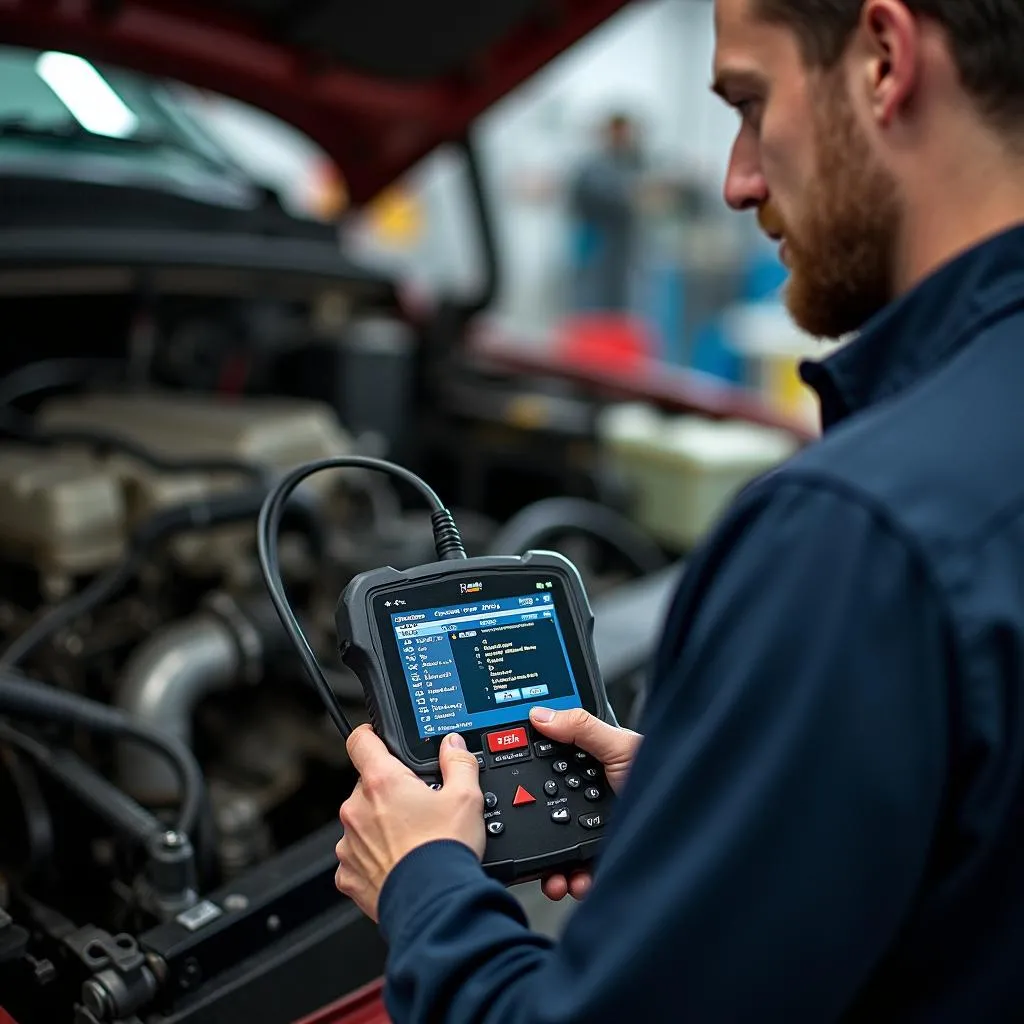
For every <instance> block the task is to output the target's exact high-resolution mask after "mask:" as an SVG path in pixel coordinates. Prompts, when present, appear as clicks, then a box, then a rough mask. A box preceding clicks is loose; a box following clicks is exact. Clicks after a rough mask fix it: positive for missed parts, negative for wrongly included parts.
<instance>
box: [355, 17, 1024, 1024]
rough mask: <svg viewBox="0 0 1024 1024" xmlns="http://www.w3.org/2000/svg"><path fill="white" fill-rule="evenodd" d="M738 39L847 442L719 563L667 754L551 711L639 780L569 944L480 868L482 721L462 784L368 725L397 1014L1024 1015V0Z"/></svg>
mask: <svg viewBox="0 0 1024 1024" xmlns="http://www.w3.org/2000/svg"><path fill="white" fill-rule="evenodd" d="M716 27H717V40H716V54H715V75H716V86H715V87H716V89H717V90H718V91H719V92H720V93H721V95H722V96H723V97H724V98H725V100H726V101H727V102H728V103H730V104H731V105H733V106H734V107H735V108H736V109H737V111H738V112H739V114H740V118H741V121H740V127H739V134H738V137H737V139H736V143H735V149H734V152H733V154H732V160H731V165H730V167H729V172H728V179H727V182H726V186H725V192H726V198H727V200H728V202H729V203H730V204H731V205H732V206H733V207H735V208H737V209H744V208H756V209H757V210H758V211H759V214H760V216H761V220H762V224H763V225H764V227H765V229H766V230H767V231H768V232H769V233H770V234H771V235H772V236H773V237H776V238H778V239H780V240H781V241H782V246H783V253H784V258H785V260H786V262H787V263H788V264H789V266H790V268H791V272H792V280H791V284H790V287H789V298H788V301H789V304H790V308H791V311H792V313H793V316H794V317H795V318H796V320H797V321H799V323H800V324H802V325H803V326H804V327H805V328H807V329H808V330H809V331H812V332H814V333H816V334H819V335H821V336H823V337H830V338H838V337H840V336H845V335H847V334H849V333H851V332H855V331H859V336H858V337H856V338H854V339H853V340H852V341H851V342H850V344H849V345H847V346H846V347H844V348H843V349H841V350H840V351H838V352H836V353H832V354H831V355H830V356H828V358H826V359H825V360H824V362H823V364H819V365H817V366H808V367H807V368H806V370H805V375H806V378H807V380H808V381H809V382H810V383H811V384H812V385H813V387H815V388H816V389H817V391H818V393H819V395H820V397H821V405H822V416H823V423H824V428H825V433H824V437H823V438H822V440H821V441H820V442H818V443H817V444H815V445H813V446H811V447H809V448H808V449H806V450H805V451H803V452H801V453H800V454H799V455H798V456H797V457H796V458H794V459H793V460H792V461H791V462H790V463H788V464H787V465H786V466H784V467H782V468H781V469H779V470H778V471H776V472H774V473H771V474H769V475H768V476H767V477H766V478H764V479H763V480H761V481H759V482H757V483H755V484H754V485H753V486H751V487H750V488H748V489H747V490H746V492H745V493H744V494H743V495H742V496H741V497H740V498H739V499H738V501H737V503H736V505H735V507H734V508H733V509H732V510H731V511H730V513H729V514H728V515H727V516H726V517H725V519H724V521H723V522H722V524H721V526H720V528H719V529H718V530H717V531H716V533H715V536H714V537H713V538H712V539H711V540H710V541H709V543H708V544H707V546H706V547H705V548H704V550H703V551H702V552H701V553H700V554H699V555H698V557H696V558H695V559H694V561H693V562H692V563H691V565H690V568H689V570H688V572H687V574H686V577H685V579H684V581H683V583H682V585H681V589H680V592H679V594H678V596H677V599H676V601H675V603H674V606H673V608H672V610H671V612H670V614H669V617H668V622H667V624H666V627H665V638H664V642H663V645H662V647H661V650H660V653H659V656H658V658H657V664H656V666H655V681H654V686H653V691H652V693H651V695H650V699H649V702H648V707H647V711H646V716H645V722H644V728H643V733H644V739H643V741H642V743H639V749H635V748H636V746H637V745H638V740H637V739H636V738H635V737H632V736H630V735H628V734H618V733H616V732H615V731H614V730H611V729H605V728H602V727H600V726H599V725H598V724H596V723H594V722H590V721H586V720H584V719H582V718H579V719H577V718H576V717H575V716H573V715H572V714H571V713H569V714H560V715H559V716H557V717H555V719H554V720H553V721H551V722H549V723H548V724H547V725H541V724H540V723H539V721H538V727H539V728H542V729H544V731H546V732H547V733H548V734H550V735H552V736H557V737H558V738H560V739H570V738H574V739H576V740H577V742H579V743H580V744H581V745H582V746H584V747H587V748H589V749H591V750H593V751H594V752H595V753H596V754H597V755H598V756H600V757H601V758H602V759H603V760H606V761H608V762H610V763H611V764H612V765H613V766H614V767H615V771H616V772H617V773H618V774H617V778H618V780H619V781H620V782H621V778H622V775H623V774H624V772H625V768H626V767H627V766H628V770H629V776H628V779H627V780H626V782H625V785H623V786H622V787H621V801H620V803H619V805H618V806H617V807H616V810H615V816H614V818H613V820H612V822H611V828H610V830H609V831H608V833H607V845H606V847H605V848H604V852H603V855H602V859H601V861H600V863H599V866H598V869H597V872H596V877H595V879H594V882H593V885H592V887H591V888H590V891H589V892H588V893H587V895H586V898H585V899H584V900H583V902H582V903H581V905H580V907H579V908H578V909H577V910H576V912H575V914H574V915H573V916H572V918H571V919H570V920H569V922H568V925H567V928H566V930H565V934H564V936H563V937H562V938H561V939H560V940H559V941H557V942H549V941H547V940H545V939H543V938H541V937H539V936H537V935H534V934H531V933H530V931H528V929H527V928H526V927H525V925H524V922H523V919H522V917H521V915H520V912H519V911H518V909H517V907H516V904H515V902H514V901H513V900H512V898H511V897H510V896H509V895H507V894H506V893H505V892H503V891H502V890H501V889H500V887H498V886H497V885H494V884H491V883H490V882H489V881H487V880H486V879H485V877H484V876H483V874H482V872H481V869H480V868H479V866H478V865H477V863H476V859H477V856H478V854H479V853H480V850H481V848H482V844H483V833H482V830H481V827H480V800H479V795H478V793H477V791H476V782H477V777H476V768H475V764H474V761H473V758H472V757H469V756H467V755H466V754H465V753H464V752H463V751H462V750H461V749H460V748H459V745H458V742H457V741H450V740H446V747H445V750H444V759H445V763H444V768H445V777H446V785H445V787H444V789H443V790H442V791H441V792H439V793H430V792H422V790H423V789H424V788H425V787H423V786H422V785H421V784H418V783H416V782H415V780H413V779H412V778H411V776H410V775H409V773H408V772H406V771H405V770H404V769H403V768H402V767H401V766H400V765H398V764H397V763H396V762H394V761H392V760H391V759H390V757H389V756H388V755H387V754H386V753H385V752H384V751H383V748H382V747H381V745H380V743H379V741H378V740H377V739H376V738H375V737H374V735H373V734H372V733H370V732H368V731H366V730H360V731H359V732H358V733H356V734H355V735H354V736H353V737H352V742H351V752H352V756H353V759H354V761H355V763H356V765H357V767H358V768H359V770H360V771H361V773H362V777H363V784H362V786H361V787H359V788H358V790H357V792H356V793H355V794H354V795H353V796H352V797H351V799H350V800H348V801H347V802H346V803H345V805H344V806H343V807H342V811H341V817H342V820H343V822H344V823H345V825H346V827H347V829H348V832H347V834H346V836H345V838H344V839H343V840H342V842H341V844H340V845H339V848H338V854H339V859H340V867H339V870H338V876H337V882H338V885H339V888H340V889H341V890H342V891H344V892H347V893H350V894H351V895H353V896H354V897H355V899H356V900H357V901H358V902H359V904H360V906H362V907H363V908H364V909H365V910H366V911H367V912H368V913H370V914H373V915H378V914H379V919H380V923H381V927H382V929H383V932H384V935H385V936H386V938H387V940H388V941H389V943H390V947H391V948H390V961H389V968H388V981H387V1002H388V1006H389V1009H390V1011H391V1013H392V1015H393V1017H394V1020H395V1021H396V1022H399V1024H401V1022H405V1021H414V1020H415V1021H427V1020H430V1021H467V1020H474V1021H479V1022H488V1024H490V1022H494V1024H497V1022H501V1024H507V1022H520V1021H522V1022H534V1021H544V1022H563V1021H564V1022H569V1021H572V1022H576V1024H582V1022H605V1021H607V1022H613V1021H614V1022H621V1021H627V1020H631V1019H638V1020H657V1021H679V1022H683V1024H685V1022H689V1021H696V1022H700V1024H711V1022H728V1024H737V1022H746V1021H756V1022H765V1021H785V1022H786V1024H795V1022H804V1021H815V1022H818V1021H830V1020H843V1021H847V1022H849V1021H858V1022H859V1021H871V1022H876V1021H900V1022H902V1024H913V1022H923V1021H927V1022H929V1024H935V1022H946V1021H950V1022H953V1021H955V1022H965V1021H970V1022H974V1021H978V1022H982V1021H984V1022H985V1024H992V1022H1001V1021H1010V1020H1014V1021H1016V1020H1020V1019H1022V1017H1024V814H1022V810H1024V801H1022V797H1024V403H1022V402H1021V398H1020V391H1021V387H1022V382H1024V227H1022V226H1021V225H1022V224H1024V63H1022V62H1021V53H1024V4H1021V2H1020V0H717V10H716ZM634 754H635V756H634ZM630 762H631V763H630ZM569 884H570V885H573V886H575V887H576V888H577V890H580V889H582V888H584V887H585V881H583V880H580V879H576V880H575V881H574V882H570V883H569ZM565 886H566V882H565V881H564V880H560V879H553V880H550V881H549V882H548V891H549V894H551V895H554V896H558V895H559V894H561V893H562V892H564V889H565Z"/></svg>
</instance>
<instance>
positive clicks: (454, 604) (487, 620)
mask: <svg viewBox="0 0 1024 1024" xmlns="http://www.w3.org/2000/svg"><path fill="white" fill-rule="evenodd" d="M346 467H349V468H352V467H355V468H364V469H367V468H368V469H377V470H381V471H384V472H389V473H392V474H394V475H397V476H399V477H401V478H403V479H405V480H407V481H408V482H410V483H413V484H414V486H416V487H417V489H418V490H420V491H421V493H423V494H424V496H425V497H426V498H427V500H428V501H429V502H430V504H431V505H432V507H433V509H434V511H433V515H432V524H433V527H434V537H435V542H436V546H437V552H438V561H437V562H434V563H431V564H429V565H422V566H417V567H416V568H412V569H404V570H398V569H394V568H390V567H388V568H381V569H376V570H373V571H370V572H366V573H362V574H361V575H359V576H356V577H355V578H354V579H352V580H351V582H350V583H349V584H348V586H347V587H346V588H345V591H344V593H343V594H342V596H341V599H340V601H339V603H338V607H337V611H336V624H337V630H338V640H339V645H340V649H341V655H342V659H343V660H344V662H345V664H346V665H348V666H349V668H351V669H352V671H353V672H354V673H355V674H356V676H357V677H358V678H359V681H360V683H361V684H362V687H363V692H364V695H365V698H366V704H367V708H368V711H369V714H370V720H371V722H372V724H373V728H374V730H375V731H376V733H377V734H378V735H379V736H380V737H381V739H382V740H383V741H384V743H385V744H386V745H387V747H388V749H389V750H390V751H391V752H392V754H394V756H395V757H397V758H398V759H399V760H400V761H402V762H403V763H404V764H405V765H406V766H408V767H409V768H410V769H411V770H412V771H414V772H415V773H416V774H417V775H419V776H420V777H421V778H423V780H424V782H425V783H427V784H428V785H431V786H434V787H435V788H437V787H440V785H441V774H440V767H439V762H438V748H439V745H440V742H441V740H442V738H443V737H444V735H445V734H446V733H449V732H458V733H460V734H461V735H462V737H463V738H464V739H465V741H466V744H467V746H468V747H469V749H470V750H471V751H473V752H475V753H476V756H477V762H478V763H479V765H480V786H481V788H482V790H483V793H484V821H485V827H486V830H487V847H486V851H485V854H484V859H483V864H484V868H485V870H487V872H488V873H489V874H490V875H492V876H493V877H495V878H498V879H499V880H501V881H502V882H505V883H512V882H517V881H523V880H525V879H528V878H536V877H539V876H541V875H543V874H547V873H548V872H551V871H567V870H571V869H572V868H573V867H574V866H579V865H581V864H584V863H586V862H587V861H589V860H591V859H593V857H594V856H595V854H596V852H597V849H598V847H599V845H600V839H601V832H602V829H603V828H604V826H605V823H606V820H607V815H608V811H609V808H610V805H611V803H612V794H611V790H610V787H609V785H608V781H607V779H606V777H605V774H604V770H603V768H602V766H601V765H600V763H599V762H598V761H597V760H596V759H594V758H592V757H590V756H589V755H588V754H586V753H584V752H583V751H581V750H577V749H574V748H571V747H565V746H562V745H560V744H557V743H553V742H552V741H551V740H549V739H547V738H546V737H545V736H544V735H543V734H541V733H540V732H538V731H537V730H535V729H534V728H533V727H532V726H531V725H530V722H529V712H530V708H531V707H533V706H534V705H537V704H540V705H543V706H545V707H550V708H553V709H555V710H563V709H567V708H578V707H582V708H585V709H586V710H587V711H589V712H590V713H591V714H593V715H595V716H597V717H598V718H600V719H602V720H603V721H607V722H610V723H612V724H615V718H614V714H613V712H612V709H611V706H610V704H609V702H608V699H607V695H606V693H605V690H604V686H603V684H602V682H601V677H600V674H599V672H598V667H597V661H596V657H595V655H594V648H593V639H592V638H593V625H594V618H593V613H592V612H591V609H590V604H589V601H588V599H587V595H586V592H585V590H584V588H583V583H582V581H581V579H580V576H579V573H578V572H577V570H576V569H575V567H574V566H573V565H572V563H571V562H569V561H568V560H567V559H566V558H564V557H563V556H561V555H559V554H556V553H553V552H529V553H527V554H525V555H522V556H505V555H502V556H489V557H481V558H466V555H465V551H464V549H463V547H462V542H461V540H460V538H459V534H458V530H457V529H456V527H455V524H454V522H453V520H452V517H451V514H450V513H449V512H448V511H447V510H446V509H445V508H444V506H443V505H442V503H441V502H440V500H439V499H438V498H437V496H436V495H435V494H434V492H433V491H432V490H430V488H429V487H427V485H426V484H424V483H423V482H422V481H421V480H419V478H418V477H415V476H414V475H413V474H411V473H409V471H407V470H404V469H402V468H401V467H398V466H395V465H393V464H392V463H387V462H383V461H381V460H378V459H371V458H364V457H359V456H352V457H342V458H337V459H327V460H323V461H322V462H318V463H311V464H309V465H308V466H302V467H299V468H298V469H296V470H294V471H293V472H292V473H290V474H289V475H288V476H286V477H285V478H284V479H282V480H281V481H280V483H279V484H278V485H277V486H276V487H275V488H274V490H273V491H272V492H271V494H270V495H269V496H268V498H267V501H266V503H265V504H264V507H263V512H262V513H261V516H260V525H259V550H260V563H261V566H262V567H263V571H264V576H265V578H266V581H267V586H268V589H269V590H270V593H271V597H272V599H273V601H274V604H275V607H276V608H277V611H278V614H279V616H280V617H281V620H282V622H283V623H284V625H285V628H286V629H287V630H288V631H289V633H290V635H291V636H292V639H293V640H294V642H295V644H296V647H297V650H298V652H299V654H300V656H301V657H302V660H303V662H304V664H305V667H306V670H307V673H308V674H309V676H310V678H311V679H312V681H313V682H314V684H315V685H316V687H317V689H318V691H319V693H320V695H321V697H322V699H323V700H324V703H325V705H326V707H327V710H328V712H329V714H330V715H331V717H332V719H333V720H334V722H335V725H336V726H337V727H338V729H339V731H340V732H341V733H342V735H343V736H347V735H348V734H349V732H351V727H350V725H349V723H348V721H347V720H346V718H345V716H344V713H343V712H342V711H341V708H340V706H339V704H338V701H337V698H336V697H335V695H334V692H333V691H332V690H331V687H330V684H329V683H328V682H327V680H326V679H325V677H324V675H323V672H322V671H321V670H320V667H319V665H318V664H317V663H316V659H315V657H314V656H313V653H312V651H311V650H310V648H309V645H308V643H307V641H306V640H305V637H304V636H303V635H302V632H301V630H300V628H299V626H298V624H297V622H296V621H295V617H294V615H293V614H292V612H291V610H290V608H289V606H288V604H287V600H286V598H285V597H284V595H283V586H282V584H281V580H280V572H279V569H278V566H277V558H276V533H277V528H278V525H279V523H280V519H281V514H282V512H283V508H284V505H285V502H286V501H287V499H288V496H289V495H290V494H291V492H292V491H293V490H294V489H295V487H296V486H298V484H299V483H300V482H301V481H302V480H304V479H305V478H306V477H308V476H310V475H312V474H313V473H315V472H319V471H320V470H323V469H328V468H346Z"/></svg>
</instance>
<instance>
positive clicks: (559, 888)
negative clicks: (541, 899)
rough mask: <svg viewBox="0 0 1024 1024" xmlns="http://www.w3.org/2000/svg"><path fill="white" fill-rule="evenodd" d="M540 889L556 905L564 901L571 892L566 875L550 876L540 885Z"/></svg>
mask: <svg viewBox="0 0 1024 1024" xmlns="http://www.w3.org/2000/svg"><path fill="white" fill-rule="evenodd" d="M540 887H541V891H542V892H543V893H544V895H545V896H547V898H548V899H549V900H552V901H554V902H555V903H557V902H558V901H559V900H564V899H565V897H566V895H567V893H568V892H569V883H568V882H567V881H566V878H565V875H549V876H548V877H547V878H545V879H544V880H543V881H542V882H541V883H540Z"/></svg>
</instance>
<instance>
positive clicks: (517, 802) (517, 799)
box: [512, 786, 537, 807]
mask: <svg viewBox="0 0 1024 1024" xmlns="http://www.w3.org/2000/svg"><path fill="white" fill-rule="evenodd" d="M536 802H537V798H536V797H535V796H532V795H531V794H529V793H527V792H526V790H525V789H523V787H522V786H520V787H519V788H518V789H517V790H516V795H515V796H514V797H513V798H512V806H513V807H519V806H521V805H522V804H535V803H536Z"/></svg>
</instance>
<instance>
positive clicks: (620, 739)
mask: <svg viewBox="0 0 1024 1024" xmlns="http://www.w3.org/2000/svg"><path fill="white" fill-rule="evenodd" d="M530 721H531V722H532V723H533V725H535V726H536V727H537V729H538V730H540V732H542V733H544V735H545V736H547V737H548V738H549V739H553V740H556V741H557V742H559V743H569V744H572V745H573V746H577V747H579V748H580V749H581V750H585V751H586V752H587V753H588V754H593V755H594V757H596V758H597V759H598V760H599V761H601V762H603V763H608V762H610V761H613V760H615V759H616V758H618V757H621V756H622V750H623V744H624V739H625V736H624V733H623V730H622V729H616V728H615V726H613V725H609V724H608V723H607V722H602V721H601V720H600V719H599V718H595V717H594V716H593V715H592V714H590V712H589V711H584V710H583V708H571V709H570V710H568V711H552V710H551V709H550V708H536V707H535V708H531V709H530Z"/></svg>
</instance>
